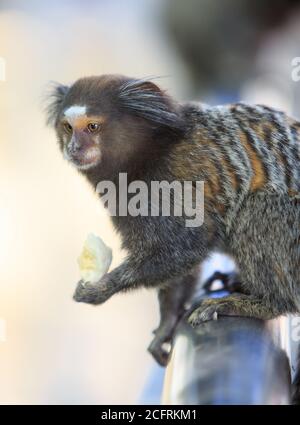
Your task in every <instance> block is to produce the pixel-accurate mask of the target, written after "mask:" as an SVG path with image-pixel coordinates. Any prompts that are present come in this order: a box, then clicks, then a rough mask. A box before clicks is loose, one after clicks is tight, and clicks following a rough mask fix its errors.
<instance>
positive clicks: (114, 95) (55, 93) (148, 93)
mask: <svg viewBox="0 0 300 425" xmlns="http://www.w3.org/2000/svg"><path fill="white" fill-rule="evenodd" d="M54 84H55V86H54V89H53V90H52V91H51V94H50V97H49V101H48V106H47V115H48V119H47V122H48V124H50V125H55V124H56V119H57V117H58V116H59V114H60V112H61V110H62V107H63V105H64V104H66V102H67V103H68V104H71V103H72V101H75V100H76V101H77V100H81V101H86V100H88V102H89V104H90V106H91V110H92V109H94V110H97V106H98V104H99V102H101V99H102V101H103V100H105V102H107V104H106V109H107V107H108V105H109V104H110V106H111V107H113V108H117V109H118V110H119V111H120V112H126V113H128V114H131V115H133V116H136V117H140V118H144V119H145V120H147V121H148V122H150V123H152V125H153V127H156V128H158V127H160V128H164V129H165V130H168V131H170V132H172V133H173V134H177V135H182V133H183V129H184V124H183V121H182V119H181V117H180V112H179V109H180V108H179V107H178V104H177V103H176V102H174V101H173V100H172V99H171V98H170V97H169V96H168V95H167V94H166V92H164V91H162V90H161V89H160V88H159V87H158V86H156V85H155V84H154V83H153V82H152V81H148V80H144V79H134V78H127V77H123V76H119V75H102V76H101V77H86V78H81V79H79V80H77V81H76V82H75V83H74V84H73V85H72V86H70V87H68V86H66V85H60V84H57V83H54ZM102 103H104V102H102Z"/></svg>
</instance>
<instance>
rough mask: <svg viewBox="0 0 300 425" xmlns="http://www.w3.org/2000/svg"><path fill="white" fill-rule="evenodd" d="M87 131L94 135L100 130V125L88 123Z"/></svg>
mask: <svg viewBox="0 0 300 425" xmlns="http://www.w3.org/2000/svg"><path fill="white" fill-rule="evenodd" d="M87 129H88V131H89V132H90V133H96V132H97V131H99V129H100V124H98V123H96V122H90V123H89V124H88V126H87Z"/></svg>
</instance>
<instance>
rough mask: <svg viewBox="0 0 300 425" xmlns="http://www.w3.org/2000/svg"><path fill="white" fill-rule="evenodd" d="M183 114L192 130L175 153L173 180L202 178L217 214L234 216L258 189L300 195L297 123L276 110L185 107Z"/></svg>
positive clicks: (299, 128)
mask: <svg viewBox="0 0 300 425" xmlns="http://www.w3.org/2000/svg"><path fill="white" fill-rule="evenodd" d="M185 114H186V116H187V117H188V121H189V131H188V132H187V134H186V137H185V140H184V141H183V143H181V144H179V145H177V146H175V148H174V151H173V156H172V164H173V162H174V163H175V164H176V171H175V175H180V177H181V179H182V180H189V179H191V178H193V179H199V178H202V179H203V180H204V181H205V183H206V186H207V189H206V195H207V197H208V198H211V201H212V202H213V204H214V206H215V208H216V210H220V206H225V207H226V208H225V210H226V211H229V214H231V215H232V216H233V215H234V214H233V211H232V209H234V210H235V211H236V210H237V209H238V208H239V206H240V205H241V204H242V202H243V200H244V199H245V197H246V196H247V195H249V194H250V193H252V192H255V191H258V190H259V191H264V192H266V193H272V194H274V193H277V194H289V195H291V196H295V195H297V194H298V193H300V158H299V156H300V143H299V142H300V123H299V122H297V121H295V120H293V119H291V118H290V117H288V116H287V115H285V114H284V113H283V112H281V111H277V110H276V109H272V108H269V107H266V106H263V105H254V106H253V105H247V104H245V103H236V104H231V105H224V106H216V107H206V108H201V106H199V107H196V106H195V105H193V106H192V107H190V106H186V108H185ZM195 156H196V158H197V161H196V164H195V161H194V159H195ZM189 163H193V167H191V166H190V165H189ZM180 170H182V172H180Z"/></svg>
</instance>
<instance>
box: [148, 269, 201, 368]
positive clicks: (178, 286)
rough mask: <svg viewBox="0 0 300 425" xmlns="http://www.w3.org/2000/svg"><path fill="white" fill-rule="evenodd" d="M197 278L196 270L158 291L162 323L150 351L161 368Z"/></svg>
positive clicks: (167, 356)
mask: <svg viewBox="0 0 300 425" xmlns="http://www.w3.org/2000/svg"><path fill="white" fill-rule="evenodd" d="M197 277H198V270H197V269H195V271H193V272H191V273H190V274H188V275H187V276H185V277H181V278H177V279H174V280H172V281H170V282H169V283H168V285H167V286H165V287H163V288H160V289H159V291H158V300H159V306H160V323H159V326H158V328H157V329H156V330H155V331H154V335H155V336H154V339H153V340H152V342H151V344H150V345H149V347H148V351H149V352H150V353H151V354H152V356H153V357H154V358H155V360H156V361H157V362H158V363H159V364H160V365H161V366H165V365H166V364H167V362H168V359H169V355H170V346H171V343H172V340H173V336H174V332H175V329H176V326H177V324H178V322H179V320H180V319H181V317H182V316H183V314H184V313H185V311H186V309H187V308H188V307H189V306H188V305H187V304H188V303H189V302H190V300H191V298H192V296H193V294H194V291H195V288H196V284H197Z"/></svg>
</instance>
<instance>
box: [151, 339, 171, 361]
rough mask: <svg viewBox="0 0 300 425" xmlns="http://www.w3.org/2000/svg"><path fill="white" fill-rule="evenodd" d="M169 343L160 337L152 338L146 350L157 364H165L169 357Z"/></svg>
mask: <svg viewBox="0 0 300 425" xmlns="http://www.w3.org/2000/svg"><path fill="white" fill-rule="evenodd" d="M170 348H171V347H170V343H167V342H163V341H162V340H161V339H160V338H158V337H155V338H153V340H152V342H151V344H150V345H149V347H148V351H149V353H150V354H152V356H153V357H154V359H155V360H156V361H157V363H158V364H160V365H161V366H166V365H167V364H168V360H169V357H170Z"/></svg>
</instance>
